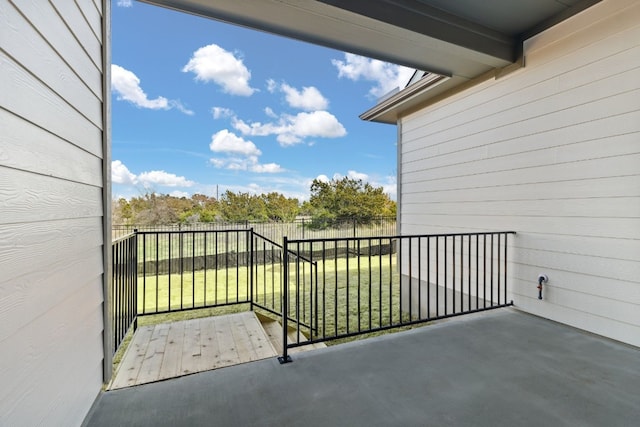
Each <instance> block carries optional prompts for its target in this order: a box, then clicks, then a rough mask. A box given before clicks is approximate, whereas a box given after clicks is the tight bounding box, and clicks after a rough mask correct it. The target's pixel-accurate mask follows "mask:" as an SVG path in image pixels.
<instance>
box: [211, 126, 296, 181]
mask: <svg viewBox="0 0 640 427" xmlns="http://www.w3.org/2000/svg"><path fill="white" fill-rule="evenodd" d="M209 148H210V149H211V151H213V152H214V153H224V154H227V155H228V156H227V157H226V158H221V157H214V158H212V159H210V162H211V164H212V165H213V166H214V167H216V168H219V169H229V170H239V171H250V172H256V173H279V172H284V169H283V168H282V167H281V166H280V165H278V164H277V163H266V164H260V162H259V157H260V156H261V155H262V152H261V151H260V150H259V149H258V147H256V145H255V144H254V143H253V142H251V141H247V140H245V139H244V138H242V137H240V136H237V135H236V134H234V133H233V132H229V131H228V130H227V129H223V130H221V131H219V132H216V133H215V134H213V135H212V136H211V143H210V144H209Z"/></svg>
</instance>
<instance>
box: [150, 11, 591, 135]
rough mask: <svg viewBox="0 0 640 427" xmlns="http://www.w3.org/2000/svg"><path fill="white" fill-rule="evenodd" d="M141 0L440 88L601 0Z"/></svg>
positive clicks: (493, 65) (501, 64)
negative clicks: (344, 55)
mask: <svg viewBox="0 0 640 427" xmlns="http://www.w3.org/2000/svg"><path fill="white" fill-rule="evenodd" d="M142 1H145V2H147V3H151V4H156V5H159V6H164V7H168V8H171V9H175V10H179V11H183V12H188V13H192V14H196V15H200V16H204V17H208V18H213V19H216V20H220V21H224V22H228V23H232V24H236V25H240V26H244V27H247V28H251V29H256V30H260V31H265V32H269V33H273V34H278V35H282V36H286V37H291V38H294V39H298V40H302V41H306V42H310V43H314V44H318V45H322V46H326V47H330V48H333V49H338V50H341V51H346V52H351V53H355V54H359V55H363V56H367V57H371V58H376V59H380V60H383V61H387V62H393V63H396V64H400V65H405V66H408V67H412V68H416V69H419V70H425V71H429V72H432V73H436V74H440V75H443V76H447V77H449V79H448V81H447V82H440V83H441V84H439V85H438V88H439V91H440V92H442V91H443V90H445V89H446V88H450V87H454V86H455V85H458V84H462V83H465V82H468V81H470V80H473V79H477V78H478V77H479V76H483V75H486V74H487V73H488V72H492V70H500V69H503V68H505V67H510V66H512V65H513V64H518V62H519V61H521V60H522V43H523V41H524V40H525V39H526V38H528V37H531V36H532V35H534V34H536V33H538V32H540V31H543V30H544V29H546V28H549V27H550V26H552V25H554V24H556V23H558V22H560V21H562V20H564V19H566V18H567V17H569V16H572V15H574V14H576V13H578V12H580V11H582V10H584V9H585V8H587V7H589V6H591V5H593V4H595V3H598V2H599V1H601V0H482V1H478V0H142ZM497 72H499V71H497ZM392 116H393V115H392ZM392 116H389V115H386V116H384V118H383V119H379V118H376V117H372V118H371V119H370V120H377V121H383V122H390V123H391V122H393V120H394V119H393V117H392Z"/></svg>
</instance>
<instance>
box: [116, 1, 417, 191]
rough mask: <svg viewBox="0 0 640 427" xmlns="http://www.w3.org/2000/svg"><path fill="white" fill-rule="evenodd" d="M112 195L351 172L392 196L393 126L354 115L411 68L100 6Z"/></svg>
mask: <svg viewBox="0 0 640 427" xmlns="http://www.w3.org/2000/svg"><path fill="white" fill-rule="evenodd" d="M111 73H112V77H111V83H112V141H113V143H112V160H113V161H112V177H113V196H114V197H116V198H118V197H125V198H129V197H132V196H139V195H141V194H144V193H145V192H147V191H155V192H158V193H165V194H173V195H176V196H187V197H189V196H190V195H192V194H194V193H201V194H206V195H209V196H215V195H216V190H217V189H218V191H219V193H220V194H223V193H224V191H226V190H227V189H229V190H232V191H235V192H249V193H257V194H260V193H266V192H271V191H277V192H280V193H282V194H285V195H286V196H288V197H296V198H299V199H301V200H304V199H307V198H308V196H309V186H310V184H311V181H312V180H313V179H314V178H320V179H331V178H333V177H342V176H351V177H354V178H361V179H363V180H364V181H367V182H370V183H371V184H373V185H375V186H383V187H384V189H385V191H386V192H387V193H389V194H390V195H391V197H392V198H394V199H395V180H396V178H395V175H396V127H395V126H393V125H384V124H377V123H369V122H363V121H361V120H360V119H359V118H358V115H359V114H360V113H362V112H364V111H366V110H367V109H369V108H370V107H372V106H373V105H374V104H375V103H376V99H377V97H379V96H381V95H383V94H385V93H387V92H388V91H389V90H392V89H393V88H395V87H398V86H400V85H403V84H405V83H406V81H407V80H408V79H409V78H410V76H411V73H412V70H410V69H406V68H403V67H398V66H396V65H392V64H387V63H383V62H380V61H375V60H370V59H366V58H362V57H359V56H355V55H351V54H346V53H343V52H339V51H336V50H331V49H326V48H323V47H319V46H314V45H311V44H307V43H302V42H299V41H295V40H291V39H287V38H283V37H279V36H274V35H270V34H265V33H262V32H258V31H253V30H248V29H245V28H241V27H237V26H233V25H229V24H225V23H221V22H218V21H214V20H210V19H204V18H199V17H196V16H192V15H188V14H184V13H177V12H174V11H171V10H167V9H163V8H159V7H155V6H149V5H146V4H143V3H138V2H131V1H128V0H113V8H112V67H111Z"/></svg>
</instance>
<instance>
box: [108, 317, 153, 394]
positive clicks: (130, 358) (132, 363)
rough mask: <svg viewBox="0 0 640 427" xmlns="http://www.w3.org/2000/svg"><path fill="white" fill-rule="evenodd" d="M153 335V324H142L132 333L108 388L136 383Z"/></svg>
mask: <svg viewBox="0 0 640 427" xmlns="http://www.w3.org/2000/svg"><path fill="white" fill-rule="evenodd" d="M152 335H153V326H142V327H140V328H138V330H137V331H136V332H135V333H134V334H133V338H132V339H131V342H130V343H129V346H128V347H127V350H126V352H125V354H124V356H123V357H122V360H121V361H120V366H118V372H116V375H115V376H114V378H113V380H112V381H111V384H110V385H109V390H115V389H118V388H123V387H129V386H132V385H136V384H137V380H138V375H139V373H140V368H141V367H142V362H143V360H144V358H145V355H146V353H147V348H148V347H149V342H150V341H151V337H152Z"/></svg>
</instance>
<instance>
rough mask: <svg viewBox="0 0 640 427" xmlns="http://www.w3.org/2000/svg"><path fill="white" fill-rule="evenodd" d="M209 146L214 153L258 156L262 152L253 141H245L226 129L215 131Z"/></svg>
mask: <svg viewBox="0 0 640 427" xmlns="http://www.w3.org/2000/svg"><path fill="white" fill-rule="evenodd" d="M209 148H210V149H211V151H213V152H214V153H234V154H241V155H245V156H259V155H261V154H262V152H261V151H260V150H258V147H256V145H255V144H254V143H253V142H251V141H246V140H245V139H243V138H241V137H239V136H237V135H236V134H234V133H233V132H229V131H228V130H227V129H223V130H221V131H219V132H216V133H215V134H213V135H212V136H211V143H210V144H209Z"/></svg>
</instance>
